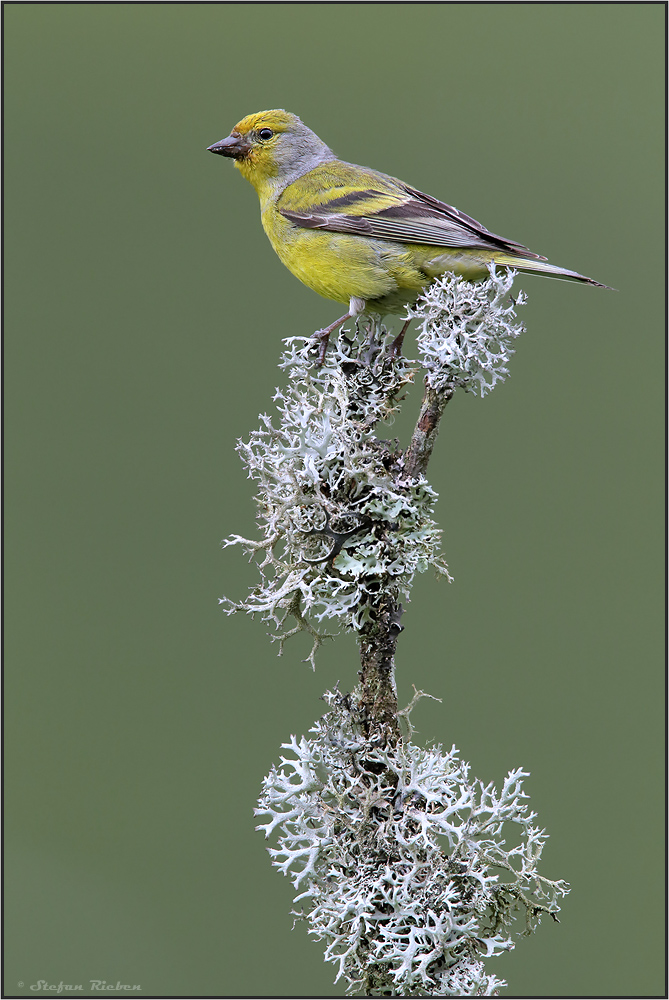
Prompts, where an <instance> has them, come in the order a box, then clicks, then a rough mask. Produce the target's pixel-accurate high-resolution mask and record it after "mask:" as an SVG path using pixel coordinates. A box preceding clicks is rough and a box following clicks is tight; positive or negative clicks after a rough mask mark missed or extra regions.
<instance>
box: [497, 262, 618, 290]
mask: <svg viewBox="0 0 669 1000" xmlns="http://www.w3.org/2000/svg"><path fill="white" fill-rule="evenodd" d="M495 264H503V265H504V266H505V267H513V268H514V269H515V270H516V271H522V272H524V273H526V274H543V275H545V277H547V278H564V279H565V280H566V281H582V282H583V283H584V284H586V285H595V286H596V287H597V288H609V289H610V288H611V286H610V285H602V283H601V282H599V281H594V280H593V279H592V278H586V276H585V275H584V274H579V273H578V271H567V269H566V268H564V267H556V266H555V264H549V263H548V261H545V260H531V259H529V260H528V258H526V257H516V256H514V255H512V254H500V255H499V256H498V255H497V254H495ZM611 291H615V289H611Z"/></svg>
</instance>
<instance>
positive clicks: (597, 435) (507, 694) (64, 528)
mask: <svg viewBox="0 0 669 1000" xmlns="http://www.w3.org/2000/svg"><path fill="white" fill-rule="evenodd" d="M4 9H5V27H6V38H5V44H6V53H5V55H6V70H5V72H6V139H7V142H6V224H7V228H6V251H7V269H6V359H5V360H6V429H7V452H6V458H7V480H6V482H7V489H6V514H7V522H6V524H7V546H6V556H7V560H6V568H7V569H6V582H7V595H8V596H7V616H6V626H7V629H6V651H7V661H6V662H7V688H6V694H7V701H6V705H7V722H8V725H7V756H6V760H7V778H8V781H7V795H8V798H7V802H8V811H7V850H8V862H7V876H8V878H7V924H6V927H7V950H6V968H5V973H6V982H5V990H6V993H9V994H11V995H14V994H16V995H35V992H36V991H35V990H33V991H32V992H31V991H30V986H31V985H34V984H36V983H37V982H38V981H39V980H40V979H41V980H45V981H47V982H48V983H51V984H57V983H58V982H59V981H60V980H62V981H63V982H64V983H71V984H77V983H84V984H85V988H86V989H87V988H88V980H90V979H102V980H106V981H107V982H109V983H115V982H116V981H117V980H120V981H121V982H124V983H128V984H139V985H141V989H142V993H143V994H144V995H162V996H188V995H202V996H219V995H226V994H227V995H241V996H249V995H279V996H295V995H297V996H313V995H323V996H338V995H341V987H340V986H334V985H333V983H332V980H333V976H334V972H333V969H332V967H331V966H325V965H324V963H323V961H322V947H321V945H320V944H319V943H314V942H312V941H310V940H309V938H308V937H307V933H306V930H305V928H304V926H299V927H298V928H296V929H295V930H294V931H291V924H292V918H291V917H290V916H289V910H290V908H291V898H292V890H291V886H290V884H289V882H288V880H287V879H284V878H282V877H281V876H280V875H279V874H278V873H276V872H275V871H273V870H272V868H271V867H270V863H269V859H268V857H267V855H266V853H265V845H264V843H263V841H262V838H261V836H260V835H259V834H257V833H254V830H253V827H254V817H253V814H252V810H253V805H254V801H255V798H256V796H257V794H258V791H259V786H260V782H261V779H262V776H263V775H264V774H265V773H266V772H267V771H268V770H269V767H270V765H271V764H272V762H273V761H276V760H277V758H278V755H279V753H280V750H279V746H280V744H281V742H282V741H284V740H285V739H287V738H288V737H289V735H290V734H291V733H297V734H302V733H305V732H306V731H307V730H308V729H309V727H310V726H311V725H312V723H313V720H314V719H315V718H317V717H318V716H319V715H320V714H321V713H322V711H323V705H322V703H321V702H319V700H318V699H319V696H320V694H321V692H322V691H323V690H325V689H326V688H327V687H330V686H332V685H333V684H334V683H335V682H336V681H337V680H340V682H341V686H342V688H350V687H351V686H352V685H353V683H354V681H355V675H356V669H357V654H356V648H355V644H354V642H353V640H352V639H351V638H349V637H342V638H341V639H340V640H338V641H337V642H336V643H335V644H331V645H330V646H329V647H327V648H325V649H324V650H323V652H322V654H321V656H320V660H319V663H318V669H317V672H316V673H315V674H312V672H311V670H310V669H309V667H308V665H305V664H304V663H302V662H301V658H302V657H304V656H305V655H306V653H307V651H308V644H307V643H306V641H305V642H302V641H301V639H298V640H296V641H294V644H293V645H292V646H289V647H288V648H287V650H286V655H285V656H284V657H283V659H281V660H277V659H276V647H274V646H272V645H271V644H270V642H269V640H268V639H267V637H266V634H265V631H266V628H265V626H263V624H262V623H261V622H259V621H255V622H254V621H252V620H250V619H248V618H244V617H240V618H238V619H237V618H228V617H226V616H225V615H224V614H223V613H222V612H221V610H220V609H219V608H218V605H217V598H218V597H219V596H220V595H223V594H228V595H230V596H233V597H235V596H240V595H243V594H244V593H245V592H246V588H247V587H248V586H250V585H251V584H253V583H254V582H255V573H254V571H253V570H252V569H251V568H250V567H249V566H248V565H247V564H246V562H245V560H244V558H243V556H242V555H241V553H239V552H237V551H236V550H228V551H225V552H221V550H220V540H221V538H223V537H224V536H226V535H227V534H229V533H231V532H239V533H249V532H253V530H254V528H253V517H254V505H253V501H252V496H253V487H252V484H251V483H250V482H249V481H248V480H247V479H246V476H245V472H244V470H243V468H242V465H241V463H240V462H239V460H238V458H237V455H236V454H235V451H234V446H235V441H236V440H237V438H239V437H240V436H243V435H246V434H247V433H248V431H249V430H250V429H251V428H252V427H254V426H256V424H257V414H258V413H259V412H260V411H264V410H267V409H269V408H270V407H271V400H270V397H271V394H272V392H273V389H274V387H275V385H277V384H278V382H279V381H280V380H281V379H282V378H283V376H282V375H281V374H280V373H278V372H277V369H276V362H277V359H278V355H279V351H280V347H281V344H280V339H281V337H285V336H288V335H291V334H308V333H310V332H311V331H313V330H314V329H315V328H317V327H320V326H322V325H324V324H325V323H326V322H329V321H330V320H332V319H334V318H335V317H336V316H337V315H338V313H339V312H340V311H341V310H340V308H339V307H338V306H337V305H336V304H334V303H330V302H326V301H325V300H322V299H319V298H318V297H317V296H316V295H315V294H314V293H312V292H310V291H309V290H307V289H306V288H304V287H303V286H301V285H300V284H299V283H298V281H297V280H296V279H295V278H293V277H292V276H291V275H290V274H288V272H287V271H285V270H284V269H283V267H282V265H281V264H280V263H279V261H278V259H277V258H276V257H275V256H274V254H273V252H272V250H271V248H270V247H269V244H268V243H267V241H266V238H265V236H264V234H263V232H262V230H261V226H260V222H259V218H258V207H257V200H256V195H255V193H254V191H253V190H252V188H251V187H250V186H249V185H248V184H246V182H245V181H244V180H243V179H242V178H241V177H240V176H239V175H238V174H237V173H236V172H235V171H234V170H233V169H232V165H231V163H229V162H227V161H225V160H223V159H221V158H220V157H214V156H211V155H210V154H209V153H207V152H205V147H206V146H207V145H209V144H210V143H212V142H214V141H216V140H218V139H221V138H222V137H223V136H225V135H227V133H228V132H229V131H230V129H231V127H232V126H233V125H234V124H235V122H237V121H238V120H239V119H240V118H242V117H243V116H244V115H246V114H248V113H249V112H252V111H258V110H261V109H263V108H268V107H269V108H271V107H285V108H288V109H289V110H293V111H295V112H297V113H298V114H299V115H300V116H301V117H302V118H303V119H304V121H305V122H307V123H308V124H309V125H310V126H311V127H313V128H314V130H315V131H316V132H318V134H319V135H321V137H322V138H323V139H324V140H325V141H326V142H327V143H328V144H329V145H331V146H332V148H333V149H334V150H335V151H336V152H337V153H338V154H339V155H340V156H342V157H343V158H344V159H348V160H351V161H353V162H358V163H362V164H367V165H370V166H374V167H377V168H378V169H381V170H384V171H386V172H387V173H391V174H395V175H397V176H400V177H402V178H404V179H405V180H407V181H408V182H410V183H412V184H413V185H415V186H417V187H419V188H421V189H423V190H425V191H428V192H430V193H431V194H434V195H436V196H437V197H439V198H443V199H445V200H446V201H448V202H450V203H452V204H455V205H457V206H458V207H459V208H461V209H462V210H463V211H465V212H468V213H470V214H472V215H473V216H474V217H475V218H478V219H481V221H482V222H483V223H484V224H485V225H486V226H488V227H489V228H491V229H492V230H493V231H494V232H499V233H502V234H503V235H505V236H508V237H511V238H513V239H516V240H520V241H521V242H523V243H525V244H527V245H528V246H529V247H531V248H532V249H533V250H535V251H538V252H540V253H543V254H546V256H548V257H549V259H550V260H551V261H552V262H553V263H556V264H560V265H562V266H565V267H570V268H575V269H577V270H579V271H581V272H583V273H585V274H588V275H591V276H592V277H594V278H596V279H597V280H599V281H603V282H605V283H607V284H609V285H612V286H614V287H615V288H617V289H619V291H617V292H607V291H600V290H598V289H593V288H586V287H580V286H577V285H574V284H567V283H562V282H556V281H549V280H545V279H542V278H532V277H525V278H523V280H522V287H524V288H525V290H526V291H527V292H528V293H529V297H530V301H529V304H528V305H527V306H526V307H525V308H524V309H523V311H522V317H523V319H524V321H525V323H526V325H527V331H528V332H527V334H526V335H525V336H524V337H523V338H522V339H521V340H520V341H519V342H518V344H517V354H516V355H515V357H514V359H513V361H512V372H511V378H510V380H509V381H507V382H506V383H505V384H503V385H501V386H500V387H498V388H497V389H496V390H495V392H493V393H492V395H491V396H489V397H487V398H485V399H484V400H480V399H476V398H473V397H470V396H466V395H464V394H462V395H461V396H460V397H456V399H455V400H454V401H453V402H452V403H451V405H450V406H449V408H448V410H447V413H446V416H445V419H444V423H443V430H442V434H441V437H440V440H439V443H438V446H437V449H436V453H435V455H434V458H433V462H432V466H431V469H430V477H431V481H432V483H433V485H434V486H435V488H436V489H437V490H438V491H439V494H440V497H441V499H440V502H439V506H438V517H439V520H440V523H441V524H442V525H443V528H444V550H445V553H446V557H447V559H448V562H449V565H450V567H451V571H452V573H453V575H454V577H455V582H454V583H453V584H452V585H447V584H444V583H441V584H438V583H436V582H435V580H434V579H432V578H431V576H430V577H428V576H426V577H425V578H422V579H421V580H420V581H419V582H418V584H417V585H416V587H415V591H414V596H413V601H412V603H411V605H410V607H409V610H408V613H407V614H406V616H405V619H404V622H405V625H406V631H405V632H404V634H403V635H402V638H401V643H400V649H399V663H398V674H399V686H400V698H401V700H402V701H403V702H404V703H406V701H408V699H409V697H410V695H411V684H412V683H415V684H416V685H417V686H418V687H421V688H423V689H424V690H427V691H429V692H431V693H432V694H434V695H436V696H439V697H441V698H443V704H442V705H438V704H436V703H435V702H427V701H425V702H423V703H422V704H421V706H420V707H419V709H417V711H416V712H415V713H414V721H415V722H416V724H417V725H418V727H419V729H420V734H419V735H418V736H417V737H416V738H417V739H420V740H424V741H439V742H444V743H445V744H446V745H448V746H450V745H451V744H452V743H455V744H456V745H457V746H458V747H459V748H460V750H461V751H462V754H463V756H464V757H465V758H466V759H468V760H471V762H472V765H473V768H474V773H475V774H477V775H478V776H480V777H481V778H483V779H485V780H491V779H495V780H500V779H501V778H502V776H503V775H504V774H505V773H506V772H507V771H508V770H509V769H510V768H511V767H515V766H517V765H523V766H525V767H526V768H527V769H529V770H530V771H531V772H532V777H531V778H530V779H529V782H528V789H529V791H530V793H531V796H532V802H533V805H534V807H535V808H536V809H537V810H538V813H539V818H540V822H541V823H542V825H545V826H546V827H547V829H548V830H549V832H550V834H551V840H550V842H549V845H548V847H547V849H546V852H545V864H544V872H545V873H546V874H547V875H551V876H553V877H556V878H565V879H567V880H568V881H569V882H571V884H572V887H573V889H572V894H571V896H570V897H569V898H568V899H567V901H566V904H565V906H564V910H563V916H562V922H561V923H560V925H559V926H558V925H554V924H552V923H550V922H549V923H544V924H543V925H542V926H541V928H540V929H539V931H538V933H537V935H536V936H535V938H534V939H532V940H530V941H525V940H523V941H521V942H520V944H519V947H518V948H517V949H516V951H515V952H514V953H512V954H510V955H508V956H504V957H502V958H501V959H498V960H495V961H494V962H491V963H489V965H490V970H491V971H494V972H495V973H496V974H497V975H498V976H503V977H504V978H506V979H507V980H508V982H509V988H508V990H507V991H506V994H507V995H508V996H535V997H536V996H556V995H563V996H564V995H566V996H570V995H571V996H591V995H597V996H628V995H650V996H654V995H659V994H661V993H662V991H663V951H664V936H663V928H662V920H661V917H662V900H663V876H662V860H663V825H662V824H663V805H662V802H663V784H662V761H663V726H662V723H663V683H662V679H663V657H662V613H663V575H662V574H663V571H662V525H663V522H662V514H663V500H662V483H663V468H662V389H663V379H662V365H663V355H662V339H663V338H662V335H663V314H662V299H663V295H662V293H663V283H664V268H663V229H662V205H663V200H662V198H663V101H662V98H663V72H664V68H663V49H664V41H663V23H664V5H663V4H652V3H651V4H625V3H623V4H616V3H593V4H588V3H585V4H536V3H529V4H486V3H480V4H419V3H416V4H373V3H370V4H366V3H363V4H338V3H332V4H310V3H300V4H281V3H275V4H215V3H214V4H197V3H193V4H185V3H176V4H160V3H158V4H142V3H138V4H123V3H120V4H104V3H102V4H60V3H53V4H39V3H36V4H20V3H19V4H11V3H10V4H7V5H5V8H4ZM412 343H413V341H412V340H411V341H408V342H407V349H408V353H409V355H411V352H412ZM419 395H420V386H418V387H417V388H415V389H414V391H412V393H411V395H410V397H409V399H408V400H407V404H406V406H407V410H408V412H407V413H406V414H405V415H403V417H402V419H400V420H399V421H398V422H397V423H396V425H395V428H394V430H393V432H392V433H393V434H398V435H399V436H401V437H402V439H403V440H405V441H406V439H407V435H408V433H409V429H410V426H411V421H412V418H415V413H416V409H417V406H418V402H419ZM18 983H23V984H24V985H23V987H20V986H18ZM112 995H113V992H112Z"/></svg>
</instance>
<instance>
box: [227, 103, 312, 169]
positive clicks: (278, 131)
mask: <svg viewBox="0 0 669 1000" xmlns="http://www.w3.org/2000/svg"><path fill="white" fill-rule="evenodd" d="M297 122H299V118H296V116H295V115H291V114H289V113H288V112H287V111H282V110H276V111H259V112H257V113H256V114H253V115H247V116H246V118H242V120H241V121H240V122H237V124H236V125H235V127H234V128H233V130H232V132H231V133H230V135H229V136H228V138H227V139H223V140H222V142H220V143H216V144H215V146H214V147H209V148H210V149H211V150H212V152H217V153H221V154H222V155H223V156H230V157H231V158H232V159H234V161H235V166H236V167H237V168H238V170H240V171H241V173H242V174H243V175H244V176H245V177H246V178H247V180H250V181H251V182H252V183H256V182H257V181H259V180H261V179H265V178H269V177H274V176H276V174H277V173H278V171H279V164H280V160H281V159H283V157H281V156H280V155H278V153H279V149H280V146H281V141H282V137H284V136H285V133H286V132H288V131H289V129H290V127H291V125H294V124H296V123H297Z"/></svg>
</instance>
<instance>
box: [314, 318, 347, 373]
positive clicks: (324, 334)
mask: <svg viewBox="0 0 669 1000" xmlns="http://www.w3.org/2000/svg"><path fill="white" fill-rule="evenodd" d="M347 319H351V314H350V313H346V315H345V316H341V317H340V318H339V319H336V320H335V321H334V323H330V325H329V326H324V327H323V329H322V330H316V332H315V333H314V336H313V339H314V341H315V342H316V343H319V348H318V362H317V364H318V366H319V367H320V366H321V365H322V364H323V362H324V361H325V354H326V352H327V349H328V343H329V341H330V334H331V333H334V331H335V330H336V329H337V328H338V327H340V326H343V325H344V323H345V322H346V320H347Z"/></svg>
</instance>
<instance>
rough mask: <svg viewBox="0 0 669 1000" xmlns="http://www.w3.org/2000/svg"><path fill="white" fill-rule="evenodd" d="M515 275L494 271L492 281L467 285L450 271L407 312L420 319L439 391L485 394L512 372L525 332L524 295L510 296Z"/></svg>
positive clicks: (431, 381) (431, 378) (431, 377)
mask: <svg viewBox="0 0 669 1000" xmlns="http://www.w3.org/2000/svg"><path fill="white" fill-rule="evenodd" d="M515 275H516V272H515V271H497V270H496V269H495V268H494V267H491V269H490V277H489V278H488V279H487V280H486V281H482V282H479V283H476V284H475V283H472V282H469V281H463V280H462V279H461V278H458V277H457V276H456V275H454V274H450V273H449V272H446V274H444V275H443V276H442V277H441V278H437V279H436V280H435V281H434V282H433V283H432V284H431V285H430V286H429V287H428V288H426V290H425V291H424V292H423V295H422V296H421V298H420V299H419V300H418V302H417V303H416V305H415V306H414V307H413V308H412V307H409V308H408V309H407V318H409V319H415V320H417V321H418V329H419V333H418V338H417V346H418V349H419V352H420V355H421V361H422V364H423V366H424V367H425V368H426V369H427V377H426V381H427V383H428V385H430V386H431V388H433V389H437V390H439V389H443V388H445V387H446V386H454V385H455V386H462V387H463V388H464V389H466V390H467V391H468V392H473V393H474V394H478V395H481V396H485V394H486V392H490V390H491V389H493V388H494V387H495V385H496V384H497V382H500V381H504V379H505V377H506V376H507V375H508V374H509V372H508V368H507V367H506V366H507V364H508V362H509V358H510V356H511V355H512V354H513V350H512V348H511V342H512V341H513V340H515V338H516V337H518V336H520V334H521V333H523V332H524V327H523V326H522V324H520V323H517V322H516V311H515V310H516V306H517V305H523V304H524V302H525V301H526V299H525V294H524V292H522V291H521V292H519V294H518V297H517V298H516V299H515V300H514V299H513V298H511V297H510V294H509V293H510V291H511V287H512V286H513V281H514V278H515Z"/></svg>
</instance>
